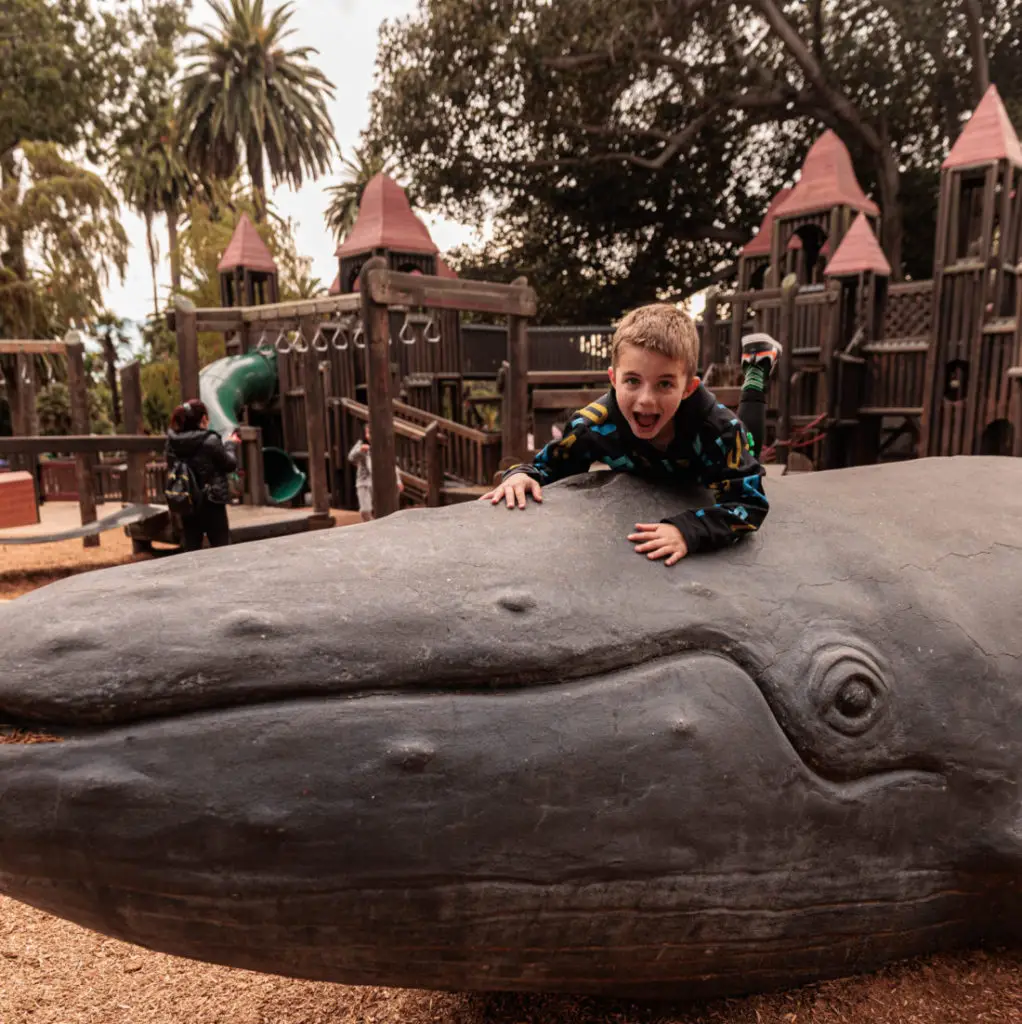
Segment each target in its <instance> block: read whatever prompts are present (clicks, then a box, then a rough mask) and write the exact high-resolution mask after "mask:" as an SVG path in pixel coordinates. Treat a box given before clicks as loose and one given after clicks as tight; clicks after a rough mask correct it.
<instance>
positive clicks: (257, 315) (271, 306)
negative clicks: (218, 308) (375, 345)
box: [199, 292, 362, 325]
mask: <svg viewBox="0 0 1022 1024" xmlns="http://www.w3.org/2000/svg"><path fill="white" fill-rule="evenodd" d="M361 307H362V297H361V296H360V295H359V294H358V293H357V292H353V293H351V294H348V295H330V296H328V297H326V298H322V299H298V300H296V301H294V302H269V303H267V304H266V305H265V306H242V307H241V308H240V309H239V310H238V312H240V313H241V319H242V320H244V321H245V322H246V323H259V322H260V321H262V320H289V321H291V322H292V325H293V324H294V323H295V322H296V321H298V320H300V319H301V318H302V317H303V316H321V315H322V314H324V313H327V314H329V313H357V312H358V311H359V309H361ZM199 312H200V313H205V312H206V311H205V310H200V311H199Z"/></svg>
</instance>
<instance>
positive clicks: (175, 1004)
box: [0, 531, 1022, 1024]
mask: <svg viewBox="0 0 1022 1024" xmlns="http://www.w3.org/2000/svg"><path fill="white" fill-rule="evenodd" d="M130 560H131V545H130V542H129V541H128V538H127V537H125V536H124V535H123V534H121V533H119V532H116V531H114V532H111V533H108V534H105V535H104V537H103V542H102V546H101V547H100V548H83V547H82V544H81V541H80V540H79V541H64V542H62V543H60V544H44V545H38V546H33V547H20V546H6V547H3V546H0V600H4V599H10V598H14V597H17V596H19V595H20V594H23V593H27V592H28V591H29V590H34V589H35V588H36V587H39V586H43V585H45V584H47V583H50V582H53V581H54V580H57V579H62V578H63V577H65V576H69V575H72V574H74V573H78V572H82V571H88V570H90V569H97V568H102V567H104V566H107V565H119V564H122V563H124V562H127V561H130ZM1020 1022H1022V950H1018V951H1013V952H996V953H991V954H984V953H979V952H977V953H968V954H963V955H960V956H941V957H935V958H932V959H930V960H925V961H913V962H911V963H908V964H901V965H897V966H895V967H891V968H889V969H887V970H885V971H882V972H880V973H879V974H876V975H872V976H869V977H860V978H852V979H847V980H842V981H836V982H828V983H826V984H823V985H819V986H810V987H808V988H805V989H800V990H797V991H795V992H789V993H784V994H780V995H772V996H760V997H754V998H750V999H744V1000H729V1001H727V1002H723V1003H717V1004H713V1005H709V1006H704V1007H699V1008H694V1007H689V1008H678V1007H675V1008H671V1007H665V1006H655V1007H641V1006H636V1005H634V1004H626V1003H607V1002H595V1001H592V1000H588V999H571V998H553V997H551V998H539V997H532V998H526V997H513V996H477V995H458V994H447V993H430V992H418V991H405V990H399V989H373V988H351V987H346V986H341V985H324V984H313V983H309V982H301V981H294V980H291V979H286V978H276V977H270V976H267V975H259V974H251V973H249V972H247V971H234V970H230V969H228V968H224V967H214V966H212V965H209V964H200V963H194V962H192V961H189V960H181V959H178V958H176V957H169V956H164V955H162V954H158V953H150V952H147V951H146V950H142V949H139V948H138V947H135V946H130V945H127V944H125V943H122V942H117V941H116V940H114V939H108V938H105V937H104V936H101V935H97V934H96V933H94V932H90V931H87V930H85V929H83V928H79V927H77V926H76V925H73V924H70V923H69V922H67V921H63V920H60V919H58V918H54V917H50V916H48V915H46V914H43V913H41V912H39V911H37V910H34V909H32V908H31V907H26V906H24V905H23V904H20V903H16V902H14V901H13V900H8V899H4V898H3V897H0V1024H1020Z"/></svg>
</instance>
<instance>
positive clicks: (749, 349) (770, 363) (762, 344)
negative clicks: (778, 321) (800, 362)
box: [742, 334, 783, 380]
mask: <svg viewBox="0 0 1022 1024" xmlns="http://www.w3.org/2000/svg"><path fill="white" fill-rule="evenodd" d="M782 351H783V347H782V345H781V343H780V342H777V341H774V339H773V338H771V337H770V335H769V334H749V335H747V336H746V337H745V338H743V339H742V372H743V373H748V371H749V370H750V368H752V367H756V368H757V369H759V370H761V371H762V373H763V379H764V380H769V379H770V374H772V373H773V372H774V367H775V366H776V365H777V360H778V359H779V358H780V355H781V352H782Z"/></svg>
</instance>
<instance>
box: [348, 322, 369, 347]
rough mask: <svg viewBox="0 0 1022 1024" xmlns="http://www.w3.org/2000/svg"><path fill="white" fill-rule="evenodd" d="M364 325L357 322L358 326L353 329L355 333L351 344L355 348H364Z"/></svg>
mask: <svg viewBox="0 0 1022 1024" xmlns="http://www.w3.org/2000/svg"><path fill="white" fill-rule="evenodd" d="M364 339H365V325H364V324H363V323H362V321H361V320H359V322H358V326H357V327H356V328H355V333H354V335H353V336H352V339H351V342H352V344H353V345H354V346H355V348H365V347H366V343H365V340H364Z"/></svg>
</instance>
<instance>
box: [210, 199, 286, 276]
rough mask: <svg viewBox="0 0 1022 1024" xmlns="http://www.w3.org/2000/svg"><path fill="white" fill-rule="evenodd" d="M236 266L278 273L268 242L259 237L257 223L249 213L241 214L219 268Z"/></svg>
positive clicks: (220, 270) (220, 269) (231, 268)
mask: <svg viewBox="0 0 1022 1024" xmlns="http://www.w3.org/2000/svg"><path fill="white" fill-rule="evenodd" d="M236 267H245V269H246V270H259V271H262V272H264V273H268V274H275V273H277V264H276V263H274V262H273V257H272V256H271V255H270V250H269V249H267V248H266V243H265V242H264V241H263V240H262V239H261V238H260V237H259V232H258V231H256V226H255V224H253V223H252V221H251V220H249V216H248V214H247V213H243V214H242V215H241V219H240V220H239V221H238V226H237V227H236V228H235V229H234V234H233V235H231V240H230V242H229V243H228V244H227V248H226V249H225V250H224V254H223V256H222V257H221V258H220V262H219V263H218V264H217V268H216V269H217V270H218V271H219V272H221V273H222V272H223V271H225V270H234V269H235V268H236Z"/></svg>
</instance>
